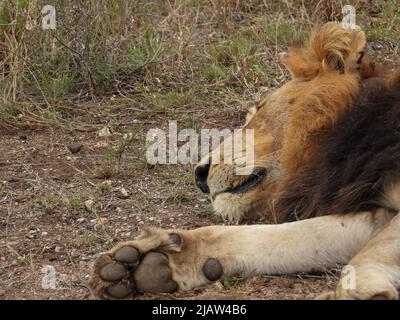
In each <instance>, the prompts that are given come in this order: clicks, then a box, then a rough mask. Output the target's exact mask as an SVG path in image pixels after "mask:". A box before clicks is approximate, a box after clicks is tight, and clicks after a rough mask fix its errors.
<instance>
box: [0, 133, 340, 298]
mask: <svg viewBox="0 0 400 320" xmlns="http://www.w3.org/2000/svg"><path fill="white" fill-rule="evenodd" d="M123 131H124V128H122V129H120V131H119V132H114V133H113V135H112V136H110V137H106V138H105V137H99V136H98V132H85V133H75V134H71V133H70V132H66V131H63V130H62V129H53V128H46V127H40V126H39V127H35V126H34V129H32V126H30V127H29V129H28V128H27V130H23V129H15V130H7V131H5V130H3V131H2V132H1V133H0V134H1V135H0V155H1V156H0V210H1V214H0V237H1V242H0V283H1V286H0V298H1V299H91V296H90V291H89V289H88V288H87V281H88V278H89V274H90V266H91V262H92V260H93V258H94V256H95V254H96V253H98V252H100V251H104V250H106V249H108V248H110V247H111V246H112V245H113V244H115V243H116V242H118V241H121V240H126V239H130V238H132V237H134V236H136V235H137V234H138V229H140V227H141V226H143V225H148V226H157V227H165V228H167V227H173V228H176V227H179V228H185V229H190V228H195V227H200V226H206V225H211V224H216V223H217V224H218V223H219V224H220V222H219V221H218V220H217V219H216V218H215V217H214V216H213V215H212V214H211V211H210V208H209V207H208V200H207V197H206V196H205V195H203V194H201V193H200V192H199V191H198V190H196V188H195V186H194V184H193V182H192V175H191V168H189V167H181V166H168V167H165V168H164V167H159V168H157V167H155V168H143V167H140V165H141V162H140V159H141V158H140V154H141V153H142V150H140V142H138V143H133V144H132V145H131V148H130V149H129V150H127V151H126V152H125V153H124V154H123V155H122V157H121V159H120V161H119V164H118V167H119V168H118V172H114V174H113V175H112V176H111V177H110V178H108V179H105V178H104V177H102V174H104V172H103V171H104V163H107V162H105V161H107V160H108V157H109V156H107V154H109V150H110V149H111V150H113V148H112V147H113V146H115V145H118V144H119V143H120V141H121V139H123V133H124V132H123ZM144 132H146V129H145V128H142V129H141V131H140V132H138V133H137V135H138V136H140V135H142V134H143V133H144ZM138 141H140V139H138ZM73 142H79V143H81V144H82V149H81V151H80V152H78V153H76V154H72V153H71V152H70V150H69V149H68V146H69V145H70V144H71V143H73ZM135 157H137V158H135ZM137 159H139V160H137ZM102 170H103V171H102ZM104 181H106V182H104ZM104 184H107V185H109V186H110V187H104ZM101 186H103V187H101ZM120 188H124V189H125V190H126V191H128V193H129V195H123V194H122V192H121V189H120ZM104 189H106V190H104ZM88 201H89V202H88ZM44 266H53V267H54V270H55V272H56V288H47V289H44V288H43V287H42V279H43V277H44V276H45V275H46V274H45V272H44V270H43V269H42V268H43V267H44ZM336 280H337V273H324V274H320V275H304V274H299V275H292V276H283V277H275V276H268V277H254V278H250V279H248V280H243V279H224V280H223V281H222V282H218V283H216V284H214V285H211V286H209V287H207V288H202V289H198V290H195V291H192V292H184V293H178V294H174V295H164V296H161V298H167V299H312V298H314V297H315V296H316V295H317V294H319V293H320V292H322V291H324V290H327V289H329V288H333V287H334V284H335V281H336ZM137 298H139V299H148V298H152V299H153V298H159V297H154V296H150V295H143V296H139V297H137Z"/></svg>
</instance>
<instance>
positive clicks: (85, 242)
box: [71, 232, 97, 248]
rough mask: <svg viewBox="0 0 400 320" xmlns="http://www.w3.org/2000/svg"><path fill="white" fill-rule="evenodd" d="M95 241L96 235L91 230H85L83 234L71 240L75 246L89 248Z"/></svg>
mask: <svg viewBox="0 0 400 320" xmlns="http://www.w3.org/2000/svg"><path fill="white" fill-rule="evenodd" d="M96 242H97V235H96V234H95V233H92V232H87V233H86V234H84V235H83V236H81V237H79V238H77V239H74V240H72V241H71V244H72V245H73V246H74V247H75V248H89V247H91V246H94V245H95V244H96Z"/></svg>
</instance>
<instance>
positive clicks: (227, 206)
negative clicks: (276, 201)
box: [212, 193, 270, 224]
mask: <svg viewBox="0 0 400 320" xmlns="http://www.w3.org/2000/svg"><path fill="white" fill-rule="evenodd" d="M212 205H213V209H214V212H215V214H216V215H218V216H219V217H221V218H222V219H223V220H224V221H227V222H229V223H231V224H238V223H239V222H242V221H244V220H255V219H257V220H260V218H262V220H263V221H264V222H268V221H270V219H269V217H268V214H267V212H268V210H267V206H266V202H265V201H257V200H250V199H248V198H247V197H246V196H243V195H236V194H230V193H221V194H218V195H217V196H216V197H215V199H214V201H213V203H212Z"/></svg>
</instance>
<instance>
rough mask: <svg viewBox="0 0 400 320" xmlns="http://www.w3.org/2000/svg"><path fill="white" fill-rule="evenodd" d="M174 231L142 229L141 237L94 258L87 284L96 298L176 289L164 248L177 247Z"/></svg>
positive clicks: (174, 248) (173, 248)
mask: <svg viewBox="0 0 400 320" xmlns="http://www.w3.org/2000/svg"><path fill="white" fill-rule="evenodd" d="M180 244H181V238H180V236H179V235H177V234H167V233H166V232H161V231H157V230H156V231H154V230H153V231H151V230H150V231H149V230H148V231H146V235H145V236H144V237H143V239H141V240H135V241H129V242H125V243H122V244H119V245H117V246H116V247H114V248H113V249H111V250H110V251H108V252H105V253H102V254H101V255H100V256H99V257H98V258H97V259H96V261H95V262H94V266H93V272H92V278H91V280H90V283H89V285H90V287H91V289H92V291H93V293H94V295H95V296H97V297H99V298H103V299H104V298H112V299H122V298H126V297H128V296H131V295H133V294H135V293H137V292H147V293H172V292H174V291H176V290H177V289H178V285H177V283H176V282H175V281H174V280H173V278H172V271H171V268H170V266H169V261H168V256H167V254H166V251H168V250H170V251H171V250H172V251H174V250H175V251H178V250H179V246H180Z"/></svg>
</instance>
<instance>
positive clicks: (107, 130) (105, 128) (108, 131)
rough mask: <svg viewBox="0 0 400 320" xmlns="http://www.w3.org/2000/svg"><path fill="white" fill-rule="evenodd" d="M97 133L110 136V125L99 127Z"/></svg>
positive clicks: (101, 135) (100, 135)
mask: <svg viewBox="0 0 400 320" xmlns="http://www.w3.org/2000/svg"><path fill="white" fill-rule="evenodd" d="M97 135H98V136H99V137H111V136H112V132H111V129H110V127H108V126H105V127H104V128H103V129H101V130H100V131H99V132H98V133H97Z"/></svg>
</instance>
